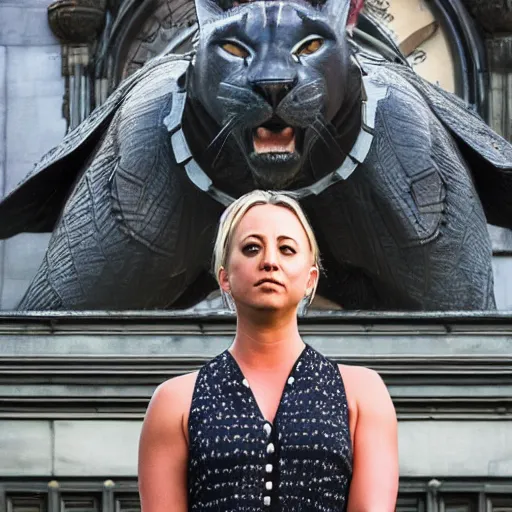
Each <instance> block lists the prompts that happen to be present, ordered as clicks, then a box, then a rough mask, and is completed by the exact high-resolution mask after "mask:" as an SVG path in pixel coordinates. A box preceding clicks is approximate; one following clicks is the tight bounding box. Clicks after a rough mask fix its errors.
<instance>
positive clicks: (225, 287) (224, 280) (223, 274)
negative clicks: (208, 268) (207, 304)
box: [219, 267, 231, 293]
mask: <svg viewBox="0 0 512 512" xmlns="http://www.w3.org/2000/svg"><path fill="white" fill-rule="evenodd" d="M219 286H220V289H221V290H222V291H223V292H226V293H229V292H230V291H231V286H230V284H229V278H228V273H227V271H226V269H225V268H224V267H220V269H219Z"/></svg>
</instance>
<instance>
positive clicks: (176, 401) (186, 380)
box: [146, 372, 198, 421]
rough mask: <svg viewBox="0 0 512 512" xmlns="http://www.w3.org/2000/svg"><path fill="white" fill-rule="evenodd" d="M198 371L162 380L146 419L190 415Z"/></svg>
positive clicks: (174, 417)
mask: <svg viewBox="0 0 512 512" xmlns="http://www.w3.org/2000/svg"><path fill="white" fill-rule="evenodd" d="M197 375H198V372H193V373H187V374H185V375H180V376H179V377H174V378H172V379H168V380H166V381H165V382H162V384H160V385H159V386H158V387H157V388H156V389H155V392H154V393H153V396H152V398H151V401H150V403H149V406H148V410H147V413H146V420H148V419H150V418H151V419H156V420H158V421H161V420H165V419H167V420H169V421H172V420H173V419H178V418H183V416H184V415H186V416H188V410H189V409H190V404H191V402H192V395H193V393H194V386H195V383H196V379H197Z"/></svg>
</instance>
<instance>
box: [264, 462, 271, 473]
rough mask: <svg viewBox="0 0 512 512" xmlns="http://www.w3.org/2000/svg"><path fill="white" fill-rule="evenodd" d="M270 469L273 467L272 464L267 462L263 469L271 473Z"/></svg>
mask: <svg viewBox="0 0 512 512" xmlns="http://www.w3.org/2000/svg"><path fill="white" fill-rule="evenodd" d="M272 469H273V468H272V464H267V465H266V466H265V471H266V472H267V473H272Z"/></svg>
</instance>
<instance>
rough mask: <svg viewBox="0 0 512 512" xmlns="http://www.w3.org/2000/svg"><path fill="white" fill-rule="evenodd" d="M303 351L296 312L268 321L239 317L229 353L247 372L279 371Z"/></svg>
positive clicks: (290, 364)
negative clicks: (248, 370) (250, 370)
mask: <svg viewBox="0 0 512 512" xmlns="http://www.w3.org/2000/svg"><path fill="white" fill-rule="evenodd" d="M303 349H304V342H303V341H302V339H301V337H300V334H299V329H298V325H297V316H296V314H295V313H294V314H293V316H288V315H279V316H276V317H274V318H273V319H272V320H271V321H267V322H263V321H262V319H258V318H247V317H245V316H243V315H239V316H238V319H237V328H236V336H235V340H234V341H233V344H232V345H231V348H230V352H231V354H232V355H233V356H234V357H235V359H236V360H237V362H238V363H239V364H240V365H241V366H244V367H246V368H247V369H254V370H278V369H280V368H288V367H289V366H292V365H293V363H294V362H295V361H296V359H297V358H298V356H299V355H300V353H301V352H302V350H303Z"/></svg>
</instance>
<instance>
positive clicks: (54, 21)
mask: <svg viewBox="0 0 512 512" xmlns="http://www.w3.org/2000/svg"><path fill="white" fill-rule="evenodd" d="M111 3H112V2H111ZM106 4H107V0H56V1H55V2H53V3H52V4H51V5H50V6H49V7H48V21H49V24H50V27H51V29H52V31H53V33H54V34H55V35H56V36H57V37H58V39H59V40H60V42H61V44H62V75H63V76H64V78H65V80H66V93H65V98H64V105H63V114H64V117H65V118H66V120H67V122H68V129H69V130H71V129H73V128H75V127H76V126H78V125H79V124H80V123H81V122H82V121H83V120H84V119H85V118H86V117H87V116H88V115H89V114H90V112H91V110H92V109H93V108H94V107H95V101H94V98H95V94H94V90H95V86H96V84H95V77H94V71H93V68H92V66H91V62H92V58H91V57H92V55H93V54H94V51H95V46H96V42H97V39H98V37H99V35H100V34H101V31H102V29H103V27H104V24H105V15H106V10H107V5H106Z"/></svg>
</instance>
